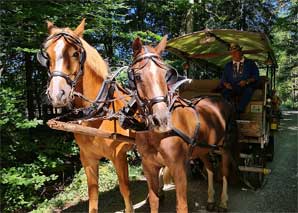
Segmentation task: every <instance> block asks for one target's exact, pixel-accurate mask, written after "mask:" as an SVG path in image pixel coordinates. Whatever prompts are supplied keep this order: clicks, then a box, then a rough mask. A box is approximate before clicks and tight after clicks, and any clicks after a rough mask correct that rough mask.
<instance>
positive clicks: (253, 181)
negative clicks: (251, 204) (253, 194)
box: [243, 149, 266, 189]
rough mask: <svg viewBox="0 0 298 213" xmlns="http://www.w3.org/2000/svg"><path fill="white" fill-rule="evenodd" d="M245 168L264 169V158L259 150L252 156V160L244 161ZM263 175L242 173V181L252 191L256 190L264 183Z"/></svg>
mask: <svg viewBox="0 0 298 213" xmlns="http://www.w3.org/2000/svg"><path fill="white" fill-rule="evenodd" d="M245 166H248V167H259V168H265V166H266V156H265V155H264V153H263V151H262V150H261V149H258V150H257V151H256V152H255V153H254V154H253V158H251V159H246V160H245ZM264 176H265V175H264V173H258V172H243V177H244V179H245V180H246V181H247V182H248V183H249V185H250V186H252V187H253V188H254V189H258V188H260V187H261V186H262V184H263V182H264Z"/></svg>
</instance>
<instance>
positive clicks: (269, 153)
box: [266, 135, 274, 162]
mask: <svg viewBox="0 0 298 213" xmlns="http://www.w3.org/2000/svg"><path fill="white" fill-rule="evenodd" d="M266 158H267V160H268V161H269V162H272V161H273V158H274V136H273V135H270V136H269V143H268V145H267V147H266Z"/></svg>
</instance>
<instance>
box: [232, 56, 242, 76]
mask: <svg viewBox="0 0 298 213" xmlns="http://www.w3.org/2000/svg"><path fill="white" fill-rule="evenodd" d="M240 63H242V64H243V63H244V58H242V59H241V60H240V61H233V66H234V64H237V73H238V72H239V67H240Z"/></svg>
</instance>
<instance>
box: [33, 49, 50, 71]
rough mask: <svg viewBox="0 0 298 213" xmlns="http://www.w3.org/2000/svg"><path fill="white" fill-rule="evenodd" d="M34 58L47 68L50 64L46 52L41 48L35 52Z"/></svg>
mask: <svg viewBox="0 0 298 213" xmlns="http://www.w3.org/2000/svg"><path fill="white" fill-rule="evenodd" d="M36 58H37V61H38V62H39V63H40V64H41V65H42V66H43V67H46V68H48V67H49V66H50V61H49V57H48V54H47V53H46V52H45V51H43V50H42V49H41V50H39V51H38V52H37V55H36Z"/></svg>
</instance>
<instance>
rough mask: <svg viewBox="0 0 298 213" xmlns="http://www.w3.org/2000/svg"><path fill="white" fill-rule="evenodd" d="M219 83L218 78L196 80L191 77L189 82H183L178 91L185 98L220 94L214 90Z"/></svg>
mask: <svg viewBox="0 0 298 213" xmlns="http://www.w3.org/2000/svg"><path fill="white" fill-rule="evenodd" d="M219 83H220V79H213V80H198V79H192V80H191V82H190V83H188V84H184V85H183V86H182V87H181V88H180V91H179V94H180V96H181V97H183V98H186V99H191V98H195V97H198V96H220V95H221V94H220V92H217V91H215V90H216V88H217V87H218V85H219Z"/></svg>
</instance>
